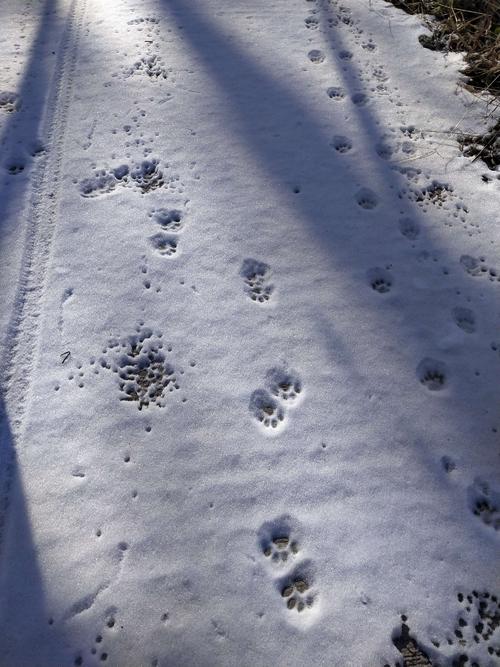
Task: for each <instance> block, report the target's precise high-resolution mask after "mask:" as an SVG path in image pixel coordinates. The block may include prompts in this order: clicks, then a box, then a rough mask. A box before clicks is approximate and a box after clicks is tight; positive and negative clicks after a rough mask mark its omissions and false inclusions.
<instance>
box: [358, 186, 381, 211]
mask: <svg viewBox="0 0 500 667" xmlns="http://www.w3.org/2000/svg"><path fill="white" fill-rule="evenodd" d="M356 202H357V204H358V206H361V208H364V209H365V210H367V211H369V210H371V209H374V208H375V207H376V206H377V205H378V197H377V195H376V194H375V193H374V192H373V191H372V190H370V189H369V188H361V189H360V190H358V192H357V193H356Z"/></svg>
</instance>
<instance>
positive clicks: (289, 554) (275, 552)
mask: <svg viewBox="0 0 500 667" xmlns="http://www.w3.org/2000/svg"><path fill="white" fill-rule="evenodd" d="M298 552H299V545H298V544H297V542H296V541H291V540H290V535H288V534H284V535H278V536H276V537H273V538H272V539H271V540H270V541H269V542H268V543H267V544H266V545H265V546H264V549H263V554H264V556H265V557H266V558H269V559H270V560H271V561H272V562H273V563H276V564H278V563H286V562H287V561H288V560H289V559H291V558H293V556H295V555H297V554H298Z"/></svg>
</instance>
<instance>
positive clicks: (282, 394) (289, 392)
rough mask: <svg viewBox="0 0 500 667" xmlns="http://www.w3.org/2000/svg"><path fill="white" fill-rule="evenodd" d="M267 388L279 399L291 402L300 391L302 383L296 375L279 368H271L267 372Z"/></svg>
mask: <svg viewBox="0 0 500 667" xmlns="http://www.w3.org/2000/svg"><path fill="white" fill-rule="evenodd" d="M267 380H268V385H269V390H270V391H271V393H272V394H274V396H277V397H278V398H279V399H280V400H281V401H289V402H290V403H293V402H294V401H295V400H296V399H297V398H298V397H299V394H300V392H301V391H302V384H301V382H300V379H299V377H298V376H297V375H294V374H293V373H288V372H287V371H284V370H282V369H279V368H273V369H272V370H270V371H269V373H268V374H267Z"/></svg>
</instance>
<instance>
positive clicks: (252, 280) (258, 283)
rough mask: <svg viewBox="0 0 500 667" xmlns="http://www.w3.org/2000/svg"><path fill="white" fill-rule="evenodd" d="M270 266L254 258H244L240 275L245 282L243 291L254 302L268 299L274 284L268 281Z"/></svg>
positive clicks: (262, 302)
mask: <svg viewBox="0 0 500 667" xmlns="http://www.w3.org/2000/svg"><path fill="white" fill-rule="evenodd" d="M270 271H271V267H270V266H269V264H266V263H265V262H260V261H258V260H256V259H250V258H249V259H245V261H244V262H243V265H242V267H241V270H240V275H241V277H242V278H243V280H244V283H245V291H246V293H247V294H248V296H249V298H250V299H251V300H252V301H255V302H256V303H260V304H265V303H266V302H267V301H269V300H270V298H271V295H272V293H273V291H274V286H273V285H272V284H271V282H270Z"/></svg>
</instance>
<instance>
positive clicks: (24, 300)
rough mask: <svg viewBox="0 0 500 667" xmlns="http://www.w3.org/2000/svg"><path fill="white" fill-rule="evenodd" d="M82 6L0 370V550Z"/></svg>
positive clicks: (62, 54) (64, 63)
mask: <svg viewBox="0 0 500 667" xmlns="http://www.w3.org/2000/svg"><path fill="white" fill-rule="evenodd" d="M86 4H87V0H72V2H71V4H70V6H69V9H68V10H67V16H66V19H65V24H66V25H65V27H64V29H63V33H62V37H61V41H60V43H59V51H58V56H57V60H56V63H55V66H54V73H53V76H52V82H51V86H50V90H49V93H48V95H47V102H46V104H45V109H44V111H43V114H44V119H43V123H42V132H41V140H42V141H43V145H44V146H46V147H47V152H46V154H45V155H44V156H43V157H42V159H41V161H40V162H39V164H38V166H37V167H36V168H35V169H34V171H33V175H32V178H31V194H30V196H29V202H28V208H29V212H28V221H27V225H26V232H25V242H24V250H23V256H22V260H21V269H20V276H19V282H18V287H17V292H16V297H15V301H14V307H13V312H12V315H11V318H10V323H9V327H8V331H7V344H8V345H6V347H5V349H6V361H5V362H4V365H3V367H2V385H3V398H4V399H5V404H6V411H7V414H8V418H9V422H10V430H11V433H12V440H13V442H12V445H11V447H10V450H9V451H8V453H7V457H8V460H7V461H5V465H4V466H2V471H1V473H2V475H3V480H1V489H2V496H1V500H0V550H1V547H2V543H3V532H4V526H5V518H6V516H5V515H6V512H7V509H8V504H9V503H8V496H9V492H10V487H11V485H12V477H13V475H14V472H15V453H14V446H15V444H16V441H17V440H18V439H19V437H20V435H21V431H22V425H23V417H24V414H25V411H26V405H27V402H28V397H29V393H30V388H31V376H32V371H33V367H34V364H35V359H36V356H37V347H38V335H39V320H40V315H41V310H42V309H41V298H42V296H43V293H44V289H45V279H46V273H47V266H48V263H49V259H50V254H51V247H52V241H53V237H54V230H55V228H56V225H57V221H58V213H59V196H60V189H61V166H62V159H63V153H64V144H65V134H66V125H67V119H68V111H69V107H70V101H71V95H72V92H73V79H74V72H75V68H76V63H77V53H78V44H79V40H80V33H81V27H82V23H83V19H84V16H85V10H86Z"/></svg>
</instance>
